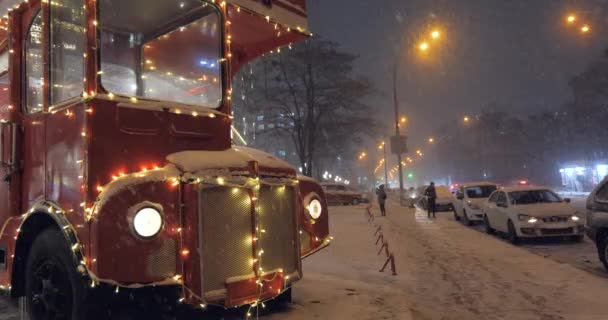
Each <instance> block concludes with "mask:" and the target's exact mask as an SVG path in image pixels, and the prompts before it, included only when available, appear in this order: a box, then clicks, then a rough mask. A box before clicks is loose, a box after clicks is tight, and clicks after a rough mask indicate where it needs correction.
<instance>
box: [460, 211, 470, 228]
mask: <svg viewBox="0 0 608 320" xmlns="http://www.w3.org/2000/svg"><path fill="white" fill-rule="evenodd" d="M462 224H464V225H465V226H469V227H470V226H472V225H473V222H471V220H469V217H468V216H467V211H466V210H462Z"/></svg>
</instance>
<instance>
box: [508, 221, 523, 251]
mask: <svg viewBox="0 0 608 320" xmlns="http://www.w3.org/2000/svg"><path fill="white" fill-rule="evenodd" d="M507 228H508V230H509V232H508V233H507V237H508V239H509V242H511V243H512V244H514V245H518V244H519V242H520V239H519V237H518V236H517V231H515V225H514V224H513V221H511V220H509V222H508V223H507Z"/></svg>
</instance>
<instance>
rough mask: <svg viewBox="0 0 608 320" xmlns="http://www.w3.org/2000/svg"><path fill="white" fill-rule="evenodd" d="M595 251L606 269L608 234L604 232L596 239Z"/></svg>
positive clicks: (607, 263)
mask: <svg viewBox="0 0 608 320" xmlns="http://www.w3.org/2000/svg"><path fill="white" fill-rule="evenodd" d="M597 252H598V255H599V258H600V261H601V262H602V264H603V265H604V268H605V269H606V271H608V260H607V259H608V234H607V233H604V234H603V235H602V237H601V238H600V239H598V240H597Z"/></svg>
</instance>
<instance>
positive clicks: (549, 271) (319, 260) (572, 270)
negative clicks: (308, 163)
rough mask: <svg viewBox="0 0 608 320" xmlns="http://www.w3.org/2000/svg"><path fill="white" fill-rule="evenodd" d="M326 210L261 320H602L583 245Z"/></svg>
mask: <svg viewBox="0 0 608 320" xmlns="http://www.w3.org/2000/svg"><path fill="white" fill-rule="evenodd" d="M330 210H331V231H332V235H333V236H334V237H335V240H334V242H333V243H332V245H331V246H330V247H329V248H328V249H326V250H324V251H322V252H320V253H318V254H316V255H314V256H312V257H310V258H308V259H306V260H305V261H304V272H305V275H304V277H305V278H304V280H302V281H300V282H299V283H297V284H296V286H295V289H294V304H293V305H292V306H291V307H290V308H289V309H288V310H286V311H283V312H279V313H274V314H270V315H267V316H263V317H261V318H262V319H270V320H279V319H290V320H300V319H332V320H347V319H370V320H372V319H414V320H433V319H437V320H450V319H454V320H457V319H458V320H460V319H466V320H475V319H517V320H526V319H530V320H538V319H544V320H557V319H564V320H565V319H568V320H569V319H575V320H595V319H598V320H599V319H607V317H606V313H608V307H607V306H606V305H605V303H604V301H603V297H605V296H606V295H607V294H608V279H606V278H605V277H604V276H603V273H602V272H601V270H596V271H595V273H591V272H587V271H586V270H588V268H584V267H582V266H579V265H578V264H577V263H575V262H573V261H577V259H579V258H576V257H577V255H580V254H582V252H583V251H584V250H587V249H584V250H583V248H592V244H590V243H588V242H585V243H583V244H569V243H565V242H564V243H550V244H527V245H524V246H523V247H515V246H512V245H510V244H509V243H507V242H506V241H504V240H502V239H500V238H498V237H494V236H488V235H486V234H485V233H482V232H479V230H478V229H477V228H468V227H465V226H463V225H461V224H460V223H458V222H456V221H454V220H453V217H452V213H447V212H446V213H439V216H438V218H437V219H435V220H429V219H427V218H426V214H425V213H423V212H420V211H416V210H414V209H408V208H400V207H398V206H397V205H396V204H394V203H392V202H390V201H389V202H388V217H386V218H382V217H377V218H376V219H375V221H374V222H373V223H368V222H367V220H366V219H365V217H364V210H365V209H364V206H359V207H331V209H330ZM373 211H374V212H376V213H377V209H375V208H374V209H373ZM375 225H380V226H382V230H383V232H384V235H385V237H386V238H387V239H388V241H389V244H390V249H391V251H392V252H394V254H395V258H396V262H397V272H398V275H397V276H392V275H391V274H390V272H385V273H380V272H378V270H379V268H380V267H381V266H382V264H383V263H384V261H383V260H384V257H383V256H382V255H381V256H378V255H377V251H378V248H379V247H378V246H376V245H374V242H375V240H376V239H375V238H374V231H375ZM570 246H572V247H570ZM545 247H548V248H549V249H546V248H545ZM543 250H545V251H547V252H549V254H548V255H547V256H548V258H545V257H543V256H542V255H540V253H541V252H542V251H543ZM562 256H563V257H562ZM571 256H573V257H575V258H570V257H571ZM590 259H593V261H594V263H595V261H596V260H597V257H595V256H594V257H590ZM560 261H564V262H565V263H561V262H560ZM582 269H584V270H582ZM590 271H593V270H590ZM600 275H601V276H600ZM2 311H3V309H2V306H0V313H2ZM216 318H217V317H212V318H210V319H216ZM223 318H224V319H242V317H238V316H234V317H232V316H229V317H223ZM4 319H12V318H6V316H5V317H4V318H2V316H0V320H4Z"/></svg>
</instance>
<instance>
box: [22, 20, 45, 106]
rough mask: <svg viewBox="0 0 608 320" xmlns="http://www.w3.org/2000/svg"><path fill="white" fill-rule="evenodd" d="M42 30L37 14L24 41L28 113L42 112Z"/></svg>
mask: <svg viewBox="0 0 608 320" xmlns="http://www.w3.org/2000/svg"><path fill="white" fill-rule="evenodd" d="M42 30H43V27H42V16H41V15H40V12H38V13H37V14H36V17H35V18H34V20H33V22H32V25H31V26H30V30H29V31H28V34H27V39H26V41H25V82H26V86H25V90H26V92H25V108H26V111H27V112H28V113H36V112H40V111H42V94H43V86H42V84H43V83H44V66H43V62H42Z"/></svg>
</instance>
